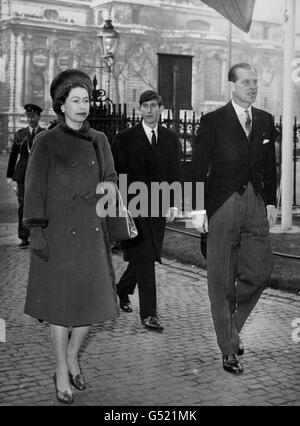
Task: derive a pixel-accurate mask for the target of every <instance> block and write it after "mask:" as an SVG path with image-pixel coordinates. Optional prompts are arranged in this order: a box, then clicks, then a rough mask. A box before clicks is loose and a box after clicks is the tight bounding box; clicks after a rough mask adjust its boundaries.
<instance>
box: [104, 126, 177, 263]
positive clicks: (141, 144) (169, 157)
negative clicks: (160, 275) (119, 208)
mask: <svg viewBox="0 0 300 426" xmlns="http://www.w3.org/2000/svg"><path fill="white" fill-rule="evenodd" d="M157 142H158V143H157V147H156V148H155V147H153V146H152V145H151V143H150V142H149V140H148V138H147V135H146V133H145V131H144V129H143V126H142V124H141V123H139V124H137V125H136V126H134V127H132V128H130V129H126V130H123V131H121V132H120V133H119V134H118V135H117V137H116V139H115V141H114V143H113V146H112V152H113V156H114V160H115V167H116V171H117V173H118V174H119V178H120V174H126V177H127V184H128V187H129V186H130V185H131V184H133V183H134V182H142V183H144V184H145V185H146V187H147V190H148V207H149V209H148V217H141V216H139V217H136V218H135V219H134V220H135V223H136V226H137V229H138V233H139V234H138V236H137V237H136V238H134V239H132V240H128V241H125V242H124V243H123V249H124V260H126V261H128V262H149V261H153V260H156V261H158V262H161V248H162V243H163V238H164V232H165V226H166V219H165V217H164V214H165V213H166V212H165V211H164V212H163V211H161V212H160V215H159V217H150V216H151V201H152V202H153V199H151V184H152V183H154V182H157V183H161V182H166V183H169V184H171V183H172V182H179V181H180V173H179V164H180V162H179V161H180V160H179V156H180V145H179V141H178V138H177V136H176V134H175V133H173V132H172V131H171V130H169V129H167V128H165V127H162V126H161V125H159V126H158V138H157ZM135 195H138V194H133V195H131V196H130V194H128V201H129V202H130V200H132V199H133V198H134V197H135ZM172 204H173V202H172V197H171V205H172ZM129 207H130V204H129ZM129 210H130V208H129Z"/></svg>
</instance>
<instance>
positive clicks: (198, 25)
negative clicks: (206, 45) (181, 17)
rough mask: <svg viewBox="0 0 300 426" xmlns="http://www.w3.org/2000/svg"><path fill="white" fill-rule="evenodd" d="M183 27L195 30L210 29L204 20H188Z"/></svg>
mask: <svg viewBox="0 0 300 426" xmlns="http://www.w3.org/2000/svg"><path fill="white" fill-rule="evenodd" d="M185 28H186V29H188V30H196V31H207V32H208V31H210V24H209V23H208V22H205V21H199V20H194V21H189V22H187V23H186V24H185Z"/></svg>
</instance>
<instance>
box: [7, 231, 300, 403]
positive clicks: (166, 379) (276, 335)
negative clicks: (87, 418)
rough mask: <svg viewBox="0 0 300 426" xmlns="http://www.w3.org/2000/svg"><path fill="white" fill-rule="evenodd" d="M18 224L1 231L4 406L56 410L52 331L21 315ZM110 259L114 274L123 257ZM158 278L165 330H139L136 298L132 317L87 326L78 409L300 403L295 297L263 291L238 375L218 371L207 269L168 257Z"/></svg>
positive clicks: (23, 254) (24, 253) (299, 309)
mask: <svg viewBox="0 0 300 426" xmlns="http://www.w3.org/2000/svg"><path fill="white" fill-rule="evenodd" d="M16 226H17V225H16V223H2V224H1V225H0V257H1V266H0V318H2V319H4V320H5V322H6V342H2V343H0V360H1V362H0V404H1V405H57V404H58V403H57V401H56V398H55V392H54V386H53V382H52V375H53V371H54V357H53V353H52V347H51V341H50V335H49V326H48V325H46V324H39V323H38V322H37V321H35V320H33V319H32V318H30V317H28V316H26V315H25V314H23V306H24V298H25V291H26V281H27V271H28V260H29V250H27V249H25V250H20V249H19V248H18V247H17V243H18V241H17V238H16V236H15V234H16ZM114 262H115V266H116V270H117V275H120V273H121V271H122V270H123V269H124V266H125V265H124V263H123V261H122V258H121V256H120V254H114ZM157 272H158V301H159V312H160V317H161V320H162V322H163V324H164V326H165V330H164V332H163V333H162V334H156V333H155V332H149V331H146V330H144V329H143V328H142V327H141V325H140V322H139V315H138V307H137V305H138V303H137V302H138V300H137V294H135V295H134V297H133V299H132V301H133V305H134V311H133V313H131V314H126V313H123V312H122V313H121V315H120V317H119V318H118V319H117V320H116V321H115V322H111V323H106V324H105V325H96V326H93V327H92V331H91V333H90V335H89V338H88V340H87V341H86V344H85V347H84V348H83V351H82V353H81V358H80V362H81V368H82V371H83V374H84V376H85V379H86V382H87V389H86V391H84V392H79V391H75V393H74V395H75V403H74V405H100V406H117V405H126V406H130V405H133V406H140V405H147V406H156V405H167V406H175V405H180V406H183V405H187V406H202V405H299V404H300V343H294V342H293V340H292V337H291V334H292V331H293V328H292V326H291V323H292V320H293V319H294V318H299V317H300V297H299V296H297V295H292V294H288V293H282V292H279V291H274V290H266V291H265V292H264V294H263V296H262V298H261V300H260V302H259V304H258V305H257V307H256V309H255V310H254V312H253V313H252V315H251V317H250V318H249V320H248V322H247V323H246V326H245V328H244V332H243V341H244V344H245V349H246V351H245V356H244V357H243V364H244V367H245V373H244V374H243V375H241V376H238V377H235V376H231V375H230V374H228V373H226V372H224V371H223V369H222V367H221V357H220V354H219V351H218V348H217V345H216V339H215V335H214V331H213V327H212V322H211V317H210V310H209V302H208V297H207V289H206V276H205V273H204V272H203V271H201V270H199V269H197V268H193V267H187V268H186V267H184V266H183V265H180V264H178V263H174V262H170V261H165V264H164V265H159V266H158V267H157ZM2 334H3V333H2ZM299 334H300V333H299ZM0 336H1V334H0ZM2 337H3V336H2Z"/></svg>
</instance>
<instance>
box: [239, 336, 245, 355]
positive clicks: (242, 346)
mask: <svg viewBox="0 0 300 426" xmlns="http://www.w3.org/2000/svg"><path fill="white" fill-rule="evenodd" d="M244 353H245V348H244V345H243V342H242V341H241V340H240V342H239V350H238V352H237V354H238V356H243V355H244Z"/></svg>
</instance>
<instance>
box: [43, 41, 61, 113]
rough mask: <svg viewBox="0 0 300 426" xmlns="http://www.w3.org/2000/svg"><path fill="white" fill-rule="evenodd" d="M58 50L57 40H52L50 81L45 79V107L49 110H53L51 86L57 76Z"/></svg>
mask: <svg viewBox="0 0 300 426" xmlns="http://www.w3.org/2000/svg"><path fill="white" fill-rule="evenodd" d="M57 50H58V41H57V39H56V38H52V39H50V49H49V73H48V80H47V79H45V85H46V90H45V106H46V108H48V109H49V110H51V109H52V99H51V96H50V85H51V83H52V81H53V79H54V77H55V75H56V56H57Z"/></svg>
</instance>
